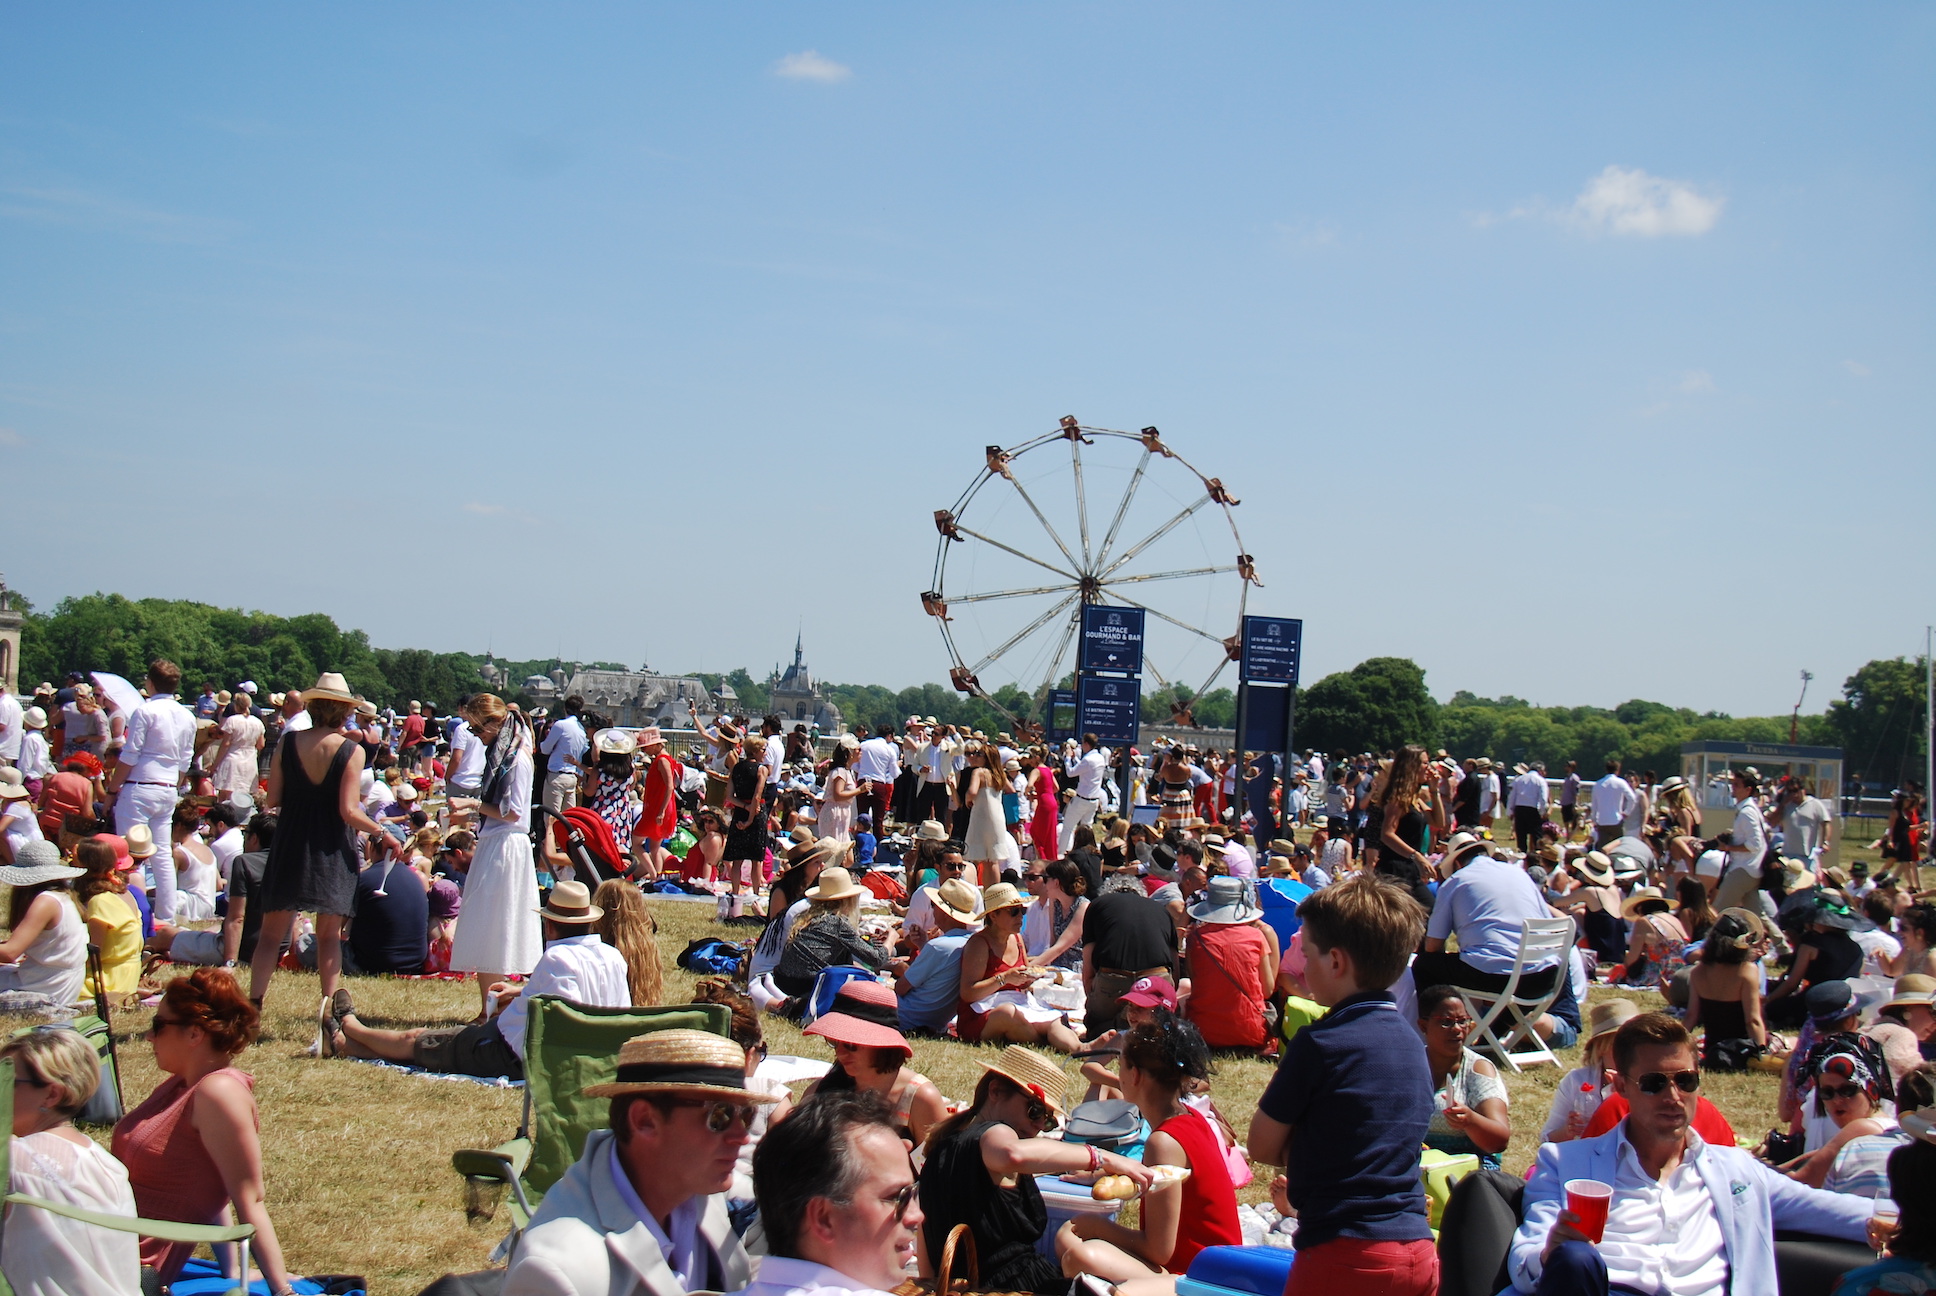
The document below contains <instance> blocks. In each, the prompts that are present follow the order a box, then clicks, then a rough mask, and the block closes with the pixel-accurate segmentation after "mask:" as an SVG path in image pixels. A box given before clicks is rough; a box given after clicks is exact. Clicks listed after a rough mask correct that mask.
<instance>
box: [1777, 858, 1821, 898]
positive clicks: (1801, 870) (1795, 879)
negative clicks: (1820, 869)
mask: <svg viewBox="0 0 1936 1296" xmlns="http://www.w3.org/2000/svg"><path fill="white" fill-rule="evenodd" d="M1781 869H1782V872H1783V873H1785V874H1787V876H1786V877H1785V878H1784V879H1783V881H1784V882H1785V883H1786V885H1787V887H1788V889H1789V890H1790V891H1806V890H1808V888H1810V887H1812V886H1814V885H1815V873H1814V870H1812V869H1810V868H1809V867H1808V861H1807V860H1799V859H1790V858H1788V857H1787V856H1783V857H1782V861H1781Z"/></svg>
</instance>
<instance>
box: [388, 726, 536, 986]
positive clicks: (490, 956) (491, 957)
mask: <svg viewBox="0 0 1936 1296" xmlns="http://www.w3.org/2000/svg"><path fill="white" fill-rule="evenodd" d="M468 718H469V720H470V722H471V727H472V728H473V729H474V730H475V731H476V732H477V737H478V741H479V742H482V743H483V744H484V748H485V753H486V754H485V757H484V782H483V784H482V785H481V786H480V788H479V790H478V794H477V795H476V796H475V797H453V798H451V801H450V807H451V809H452V810H453V811H475V812H476V814H477V815H478V819H479V824H478V829H477V853H476V854H475V855H474V856H472V857H471V867H470V872H469V873H468V874H467V875H466V877H465V880H464V909H463V912H462V913H461V914H459V915H458V918H457V934H456V935H455V936H454V937H453V938H452V940H451V947H450V969H451V971H453V972H475V973H476V974H477V992H478V1003H479V1008H478V1015H477V1020H478V1021H480V1022H481V1021H485V1020H487V1019H488V1018H489V1017H490V1015H491V986H492V985H493V984H495V983H497V982H500V981H502V980H504V978H505V977H507V976H523V975H525V974H526V973H529V972H530V971H531V969H532V968H535V967H536V966H538V958H539V956H540V955H542V954H543V953H544V934H543V931H542V930H541V929H540V926H539V923H538V870H537V865H536V863H535V861H534V860H533V859H532V855H531V835H530V834H531V766H532V759H533V757H532V753H533V751H534V750H535V749H536V745H535V743H534V742H533V741H532V735H531V722H530V721H529V720H527V719H525V718H524V713H523V712H522V711H519V710H517V709H516V708H515V707H508V706H506V705H505V703H504V699H503V698H500V697H498V696H497V695H496V694H494V693H479V694H478V695H477V696H476V697H474V698H472V699H471V704H470V708H469V713H468ZM386 835H387V834H386Z"/></svg>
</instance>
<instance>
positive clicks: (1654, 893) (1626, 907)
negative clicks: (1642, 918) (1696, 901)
mask: <svg viewBox="0 0 1936 1296" xmlns="http://www.w3.org/2000/svg"><path fill="white" fill-rule="evenodd" d="M1649 901H1659V902H1660V905H1661V907H1662V908H1663V909H1665V908H1669V907H1671V906H1669V905H1668V903H1667V896H1666V895H1665V894H1664V893H1663V892H1662V891H1661V889H1660V888H1659V887H1655V886H1644V887H1635V888H1634V893H1633V894H1632V895H1630V896H1628V897H1627V899H1626V901H1625V903H1623V904H1622V905H1621V906H1620V916H1621V917H1622V918H1625V919H1626V920H1627V921H1628V922H1632V921H1633V920H1634V916H1635V914H1636V912H1637V911H1638V910H1639V908H1640V906H1641V905H1644V904H1646V903H1648V902H1649Z"/></svg>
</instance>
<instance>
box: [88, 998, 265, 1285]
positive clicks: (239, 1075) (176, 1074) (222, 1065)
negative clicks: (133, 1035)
mask: <svg viewBox="0 0 1936 1296" xmlns="http://www.w3.org/2000/svg"><path fill="white" fill-rule="evenodd" d="M257 1025H258V1014H257V1013H256V1009H255V1006H254V1005H253V1004H251V1003H250V1002H249V1001H248V999H246V998H245V997H244V996H243V994H242V991H241V989H240V988H239V987H238V986H237V985H236V984H235V978H234V977H232V976H230V975H229V974H228V973H227V972H225V971H223V970H222V969H220V968H197V969H196V970H195V971H193V972H191V973H189V974H188V975H187V976H185V977H178V978H177V979H175V980H174V981H171V982H169V983H168V988H167V990H165V991H163V992H162V996H161V1003H160V1004H159V1005H157V1006H156V1008H155V1019H154V1022H153V1023H152V1024H151V1025H150V1026H149V1027H148V1038H149V1040H150V1041H151V1042H152V1043H153V1045H154V1050H155V1065H156V1066H157V1067H159V1068H161V1070H162V1071H164V1072H166V1073H167V1075H168V1078H167V1079H166V1080H164V1081H162V1082H161V1084H160V1085H159V1086H158V1087H157V1088H156V1089H155V1091H154V1092H153V1093H152V1094H149V1095H148V1101H146V1102H144V1103H142V1104H141V1105H140V1106H139V1107H137V1108H135V1109H134V1110H133V1111H131V1112H129V1113H128V1114H127V1115H126V1116H123V1117H122V1118H121V1119H120V1121H119V1122H117V1123H116V1125H115V1127H114V1145H113V1151H114V1155H115V1157H116V1158H117V1159H118V1160H119V1161H120V1162H121V1164H122V1165H125V1166H126V1167H127V1168H128V1181H129V1183H130V1184H131V1185H133V1187H134V1201H135V1206H136V1208H137V1209H138V1210H139V1211H140V1213H141V1215H142V1216H143V1217H145V1218H147V1219H162V1220H178V1221H181V1222H183V1223H187V1224H219V1223H223V1222H224V1221H223V1217H222V1213H223V1209H224V1208H225V1207H226V1206H228V1205H229V1204H230V1203H231V1202H232V1203H234V1205H235V1214H236V1218H238V1219H239V1220H241V1221H242V1222H243V1223H244V1224H253V1225H255V1239H254V1241H253V1242H252V1244H251V1245H252V1246H253V1247H254V1249H255V1262H256V1264H257V1265H258V1266H259V1267H260V1268H261V1270H262V1276H263V1278H264V1279H265V1280H266V1281H267V1282H268V1284H269V1290H270V1291H271V1292H274V1293H282V1292H287V1291H289V1290H291V1288H290V1275H289V1271H288V1270H287V1269H286V1268H284V1267H283V1263H282V1247H281V1245H280V1244H279V1243H278V1242H277V1241H276V1229H275V1225H273V1224H271V1223H270V1222H269V1210H268V1207H267V1206H266V1205H265V1204H264V1202H263V1183H262V1142H261V1140H260V1138H259V1137H258V1136H257V1126H258V1124H259V1121H258V1118H257V1115H256V1108H255V1094H254V1092H253V1090H254V1087H255V1077H254V1076H251V1075H250V1074H249V1073H248V1072H246V1071H243V1070H240V1069H239V1068H237V1067H236V1066H235V1065H234V1063H235V1058H236V1055H237V1054H239V1053H241V1052H242V1050H243V1049H246V1048H247V1047H249V1045H250V1044H252V1043H254V1042H255V1037H256V1029H257ZM194 1249H195V1248H194V1245H193V1244H192V1243H187V1242H163V1241H159V1240H157V1239H154V1238H143V1239H141V1263H142V1264H143V1265H146V1266H148V1267H149V1268H152V1269H155V1270H157V1271H159V1272H160V1274H161V1280H162V1282H164V1283H166V1282H169V1281H170V1280H172V1279H173V1278H174V1277H175V1276H176V1275H177V1274H179V1273H180V1272H181V1268H182V1264H183V1263H184V1262H185V1261H186V1260H187V1259H188V1256H189V1253H190V1252H192V1251H193V1250H194Z"/></svg>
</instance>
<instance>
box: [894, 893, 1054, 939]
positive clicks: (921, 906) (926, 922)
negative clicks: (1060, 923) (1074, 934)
mask: <svg viewBox="0 0 1936 1296" xmlns="http://www.w3.org/2000/svg"><path fill="white" fill-rule="evenodd" d="M971 885H972V884H971ZM1030 903H1033V901H1031V902H1030ZM975 917H977V918H979V917H981V892H980V891H979V890H977V891H976V892H975ZM1022 917H1023V920H1024V921H1027V918H1028V915H1027V914H1024V915H1023V916H1022ZM902 922H903V923H904V925H906V926H908V927H914V928H919V929H920V930H922V931H925V932H928V933H930V934H932V933H934V932H937V931H939V930H940V929H941V928H940V924H938V923H936V922H935V920H934V901H932V900H930V899H928V888H927V887H922V888H921V889H920V890H919V891H916V892H915V893H914V899H912V900H910V901H908V911H907V917H906V918H905V919H903V920H902ZM980 929H981V924H980V923H970V924H969V925H968V927H967V928H966V930H968V931H979V930H980ZM1043 948H1044V949H1046V948H1048V947H1047V946H1046V945H1045V946H1043Z"/></svg>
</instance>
